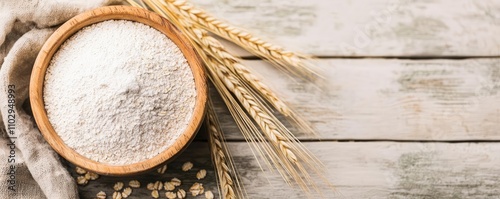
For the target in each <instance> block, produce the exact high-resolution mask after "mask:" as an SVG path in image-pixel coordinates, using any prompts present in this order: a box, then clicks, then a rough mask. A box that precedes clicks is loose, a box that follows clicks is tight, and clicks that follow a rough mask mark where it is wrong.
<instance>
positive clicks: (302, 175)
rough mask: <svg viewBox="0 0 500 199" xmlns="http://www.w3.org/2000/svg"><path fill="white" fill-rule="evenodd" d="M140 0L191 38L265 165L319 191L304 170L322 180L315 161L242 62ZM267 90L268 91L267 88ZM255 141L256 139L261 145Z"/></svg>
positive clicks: (156, 0) (150, 0) (157, 1)
mask: <svg viewBox="0 0 500 199" xmlns="http://www.w3.org/2000/svg"><path fill="white" fill-rule="evenodd" d="M144 1H145V3H146V4H147V5H148V7H150V8H151V9H152V10H154V11H155V12H157V13H158V14H160V15H162V16H164V17H166V18H169V19H170V21H171V22H172V23H174V24H175V25H176V26H177V27H178V28H179V29H181V30H182V32H183V33H185V34H186V35H187V36H189V37H190V38H191V40H192V42H193V45H194V47H195V48H196V50H197V51H198V53H199V55H200V56H201V58H202V59H203V61H204V63H205V66H206V68H207V71H208V75H209V78H210V79H211V80H212V82H213V83H214V85H215V86H216V88H217V91H218V92H219V93H220V94H221V96H222V97H223V99H224V102H225V103H226V105H227V106H228V108H229V109H230V111H231V114H232V116H233V117H234V118H235V120H236V122H237V124H238V127H239V128H240V129H241V130H242V133H243V135H244V137H245V139H247V141H249V143H250V144H251V145H253V146H254V148H255V149H256V151H257V152H258V153H259V155H261V156H262V157H264V158H265V159H266V162H267V163H268V164H272V165H273V166H274V167H275V168H276V170H277V171H278V172H279V173H280V175H281V176H282V177H283V178H284V179H285V181H286V182H287V183H289V182H290V181H289V179H293V180H294V181H295V182H296V183H297V184H298V185H299V186H300V187H301V188H302V189H303V190H304V191H306V193H309V191H310V188H314V189H315V190H316V191H318V192H320V191H319V190H318V189H317V187H316V182H315V181H314V180H312V178H311V175H310V174H309V172H308V170H307V169H309V170H311V171H313V172H315V173H317V174H319V176H320V178H322V179H324V177H322V176H321V174H320V172H319V171H320V170H321V164H320V163H319V160H317V159H316V158H315V157H314V156H312V155H310V153H309V151H307V149H305V147H304V146H303V145H302V144H301V143H300V142H299V141H298V139H297V138H296V137H295V136H294V135H293V134H292V133H291V132H290V131H289V130H288V129H287V128H286V127H285V126H284V125H283V124H282V123H281V122H280V121H279V120H278V119H277V118H276V117H275V116H274V115H273V114H272V112H271V111H270V110H269V109H268V108H267V107H266V106H265V102H264V101H263V100H262V98H261V96H262V93H265V92H262V91H259V89H264V88H267V87H259V84H256V83H253V81H255V80H256V79H255V78H254V76H252V75H251V73H250V72H249V71H248V70H246V68H244V67H241V66H243V65H241V64H240V63H239V61H238V60H237V59H235V58H234V57H232V56H229V55H230V54H229V53H227V52H226V51H225V50H224V49H223V48H221V45H219V44H217V43H214V41H213V40H212V39H210V37H208V36H207V35H206V33H205V32H204V30H201V29H199V28H197V27H196V26H193V25H192V22H189V21H188V20H187V19H186V18H183V17H182V16H179V15H176V14H175V13H173V12H171V11H170V10H169V9H168V7H166V5H165V4H164V3H162V0H144ZM238 64H239V65H238ZM269 92H270V93H272V92H271V91H270V90H269ZM233 96H234V97H235V98H233ZM264 98H265V96H264ZM235 99H237V100H235ZM277 99H278V98H277ZM271 103H272V102H271ZM254 122H255V123H254ZM257 128H259V129H260V130H261V131H259V130H257ZM250 141H251V142H250ZM255 141H260V142H261V143H262V144H261V143H257V142H255Z"/></svg>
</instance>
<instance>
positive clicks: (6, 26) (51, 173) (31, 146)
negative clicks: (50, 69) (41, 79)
mask: <svg viewBox="0 0 500 199" xmlns="http://www.w3.org/2000/svg"><path fill="white" fill-rule="evenodd" d="M113 2H114V1H113ZM109 3H111V1H110V0H1V1H0V44H1V45H0V65H1V67H0V114H1V118H2V120H0V135H1V137H0V199H8V198H9V199H10V198H30V199H31V198H33V199H42V198H49V199H57V198H64V199H68V198H78V193H77V187H76V184H75V182H74V180H73V179H72V178H71V176H70V175H69V173H68V171H67V170H66V169H65V168H64V167H63V166H62V164H61V163H60V161H59V157H58V155H57V154H56V153H55V152H54V151H53V150H52V149H51V148H50V146H49V145H48V144H47V143H46V142H45V140H44V139H43V137H42V136H41V134H40V132H39V131H38V129H37V128H36V124H35V122H34V120H33V117H32V115H31V111H30V110H29V99H28V88H29V79H30V74H31V69H32V67H33V63H34V61H35V58H36V56H37V54H38V51H39V50H40V48H41V47H42V45H43V43H44V42H45V40H46V39H47V38H48V37H49V36H50V34H51V33H52V32H53V31H54V30H55V27H56V26H57V25H60V24H62V23H64V22H65V21H67V20H68V19H70V18H71V17H73V16H75V15H77V14H79V13H81V12H83V11H86V10H90V9H92V8H96V7H99V6H103V5H106V4H109ZM9 88H14V89H13V90H15V93H14V95H13V96H14V97H15V107H9V103H8V102H9V100H8V99H9V96H8V94H9V93H8V92H9ZM11 90H12V89H11ZM11 92H12V91H11ZM13 96H10V97H13ZM11 102H12V101H11ZM10 109H14V111H10V112H9V110H10ZM14 112H15V113H14ZM9 114H10V115H13V116H10V119H13V117H15V120H11V121H10V123H13V124H14V127H15V129H12V128H11V129H12V130H13V132H12V133H13V134H9V135H8V134H7V131H6V129H8V127H7V124H8V123H9V122H8V119H9V118H8V117H9V116H8V115H9ZM11 127H12V126H11ZM9 133H11V131H9ZM10 137H16V138H10ZM11 149H12V150H11ZM12 167H15V169H12ZM9 173H10V174H9ZM9 179H12V180H15V182H14V181H12V180H11V181H9ZM12 185H13V186H12ZM9 187H10V189H9Z"/></svg>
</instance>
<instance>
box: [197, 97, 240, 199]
mask: <svg viewBox="0 0 500 199" xmlns="http://www.w3.org/2000/svg"><path fill="white" fill-rule="evenodd" d="M208 104H209V105H208V110H207V118H206V121H207V126H208V134H209V136H208V141H209V144H210V152H211V154H212V161H213V162H214V167H215V171H216V173H217V179H218V180H219V184H220V189H221V195H222V196H223V198H224V199H236V198H244V196H243V195H242V194H243V193H244V192H243V191H242V190H243V188H242V187H241V185H240V181H239V178H238V175H237V174H236V169H235V166H234V161H233V160H232V158H231V155H230V153H229V150H228V148H227V145H226V144H225V142H224V134H223V133H222V131H221V129H220V125H219V121H218V120H217V116H216V115H215V111H214V110H213V105H212V102H211V99H210V98H209V102H208Z"/></svg>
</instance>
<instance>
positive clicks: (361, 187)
mask: <svg viewBox="0 0 500 199" xmlns="http://www.w3.org/2000/svg"><path fill="white" fill-rule="evenodd" d="M305 145H306V146H307V147H308V148H309V149H310V150H311V151H312V152H313V153H314V154H316V155H317V156H318V157H319V159H321V160H322V161H323V163H324V164H325V166H326V168H328V169H327V172H326V175H325V176H326V177H327V178H328V179H330V180H331V182H332V183H333V185H334V186H336V189H337V191H336V193H335V192H331V193H329V194H327V195H326V198H334V195H333V194H337V196H338V197H336V198H353V199H357V198H373V199H376V198H380V199H382V198H383V199H386V198H391V199H399V198H401V199H403V198H404V199H417V198H418V199H420V198H429V199H447V198H454V199H461V198H499V197H500V188H499V187H500V182H499V181H498V178H499V177H500V169H499V168H498V164H499V162H498V161H499V160H500V153H498V151H499V150H500V145H499V144H497V143H460V144H450V143H394V142H354V143H353V142H315V143H305ZM229 148H230V149H231V151H232V154H233V156H234V157H235V160H236V161H235V162H236V164H237V166H238V170H239V172H240V174H241V175H242V181H243V184H244V185H245V187H246V191H247V193H248V195H249V198H260V199H266V198H273V199H286V198H304V197H305V196H304V194H303V193H302V191H301V190H300V189H299V188H297V187H294V188H290V187H288V186H287V185H286V184H285V183H284V182H283V181H282V180H281V179H280V177H279V176H278V175H277V174H270V173H263V172H261V171H260V168H259V166H258V165H257V162H256V161H255V160H254V159H253V155H252V153H251V151H250V150H248V145H247V144H246V143H238V142H236V143H230V144H229ZM325 190H326V188H325ZM340 194H342V195H343V197H342V196H339V195H340Z"/></svg>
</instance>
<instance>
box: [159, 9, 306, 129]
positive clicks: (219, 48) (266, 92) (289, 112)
mask: <svg viewBox="0 0 500 199" xmlns="http://www.w3.org/2000/svg"><path fill="white" fill-rule="evenodd" d="M159 2H160V4H161V5H157V6H155V7H158V6H159V7H162V6H163V8H164V10H163V11H164V13H165V14H167V15H169V16H170V17H169V18H173V16H175V15H176V13H175V12H172V11H171V10H170V9H169V7H168V4H167V3H165V2H163V1H162V0H160V1H159ZM177 22H178V23H179V24H180V25H182V27H184V28H185V29H186V30H187V31H190V32H191V34H190V35H191V36H196V37H194V38H192V39H193V41H194V42H196V43H197V44H198V45H200V46H201V47H202V49H203V51H205V52H206V53H208V54H210V55H211V57H213V58H214V59H216V60H217V61H219V62H220V63H221V64H223V65H224V66H226V67H227V68H228V69H230V70H231V71H232V72H233V73H235V74H237V75H239V77H241V78H242V79H243V81H242V82H244V83H245V85H249V86H250V87H252V88H253V89H254V90H255V91H256V92H258V93H259V94H260V95H259V96H261V97H263V98H264V99H266V100H267V102H269V103H270V104H271V105H272V106H273V107H274V108H275V109H276V110H278V111H279V112H280V113H281V114H283V115H284V116H286V117H287V118H289V119H290V120H291V121H292V124H294V125H296V126H297V127H299V128H300V129H302V130H303V131H304V132H306V133H310V134H315V131H314V130H313V129H312V128H311V125H310V124H309V123H308V122H307V121H306V120H304V119H303V118H302V117H300V116H299V114H297V113H296V112H295V111H293V109H292V108H290V106H289V105H288V104H287V103H285V102H284V101H283V100H281V99H280V98H279V97H278V96H277V95H276V94H275V92H273V91H272V90H271V89H270V88H269V87H268V86H267V85H265V84H264V83H262V81H261V80H260V79H259V78H258V77H257V76H255V75H254V74H252V72H250V71H249V70H248V68H247V67H246V66H245V65H243V64H241V61H240V60H239V59H238V58H236V57H235V56H233V55H232V54H231V53H229V52H227V50H226V49H225V48H224V46H223V45H222V44H221V43H220V42H219V41H218V40H217V39H215V38H213V37H211V36H209V35H208V34H207V32H206V31H205V30H202V29H200V28H197V27H195V26H193V23H192V21H188V20H185V19H184V20H183V19H178V18H177Z"/></svg>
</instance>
